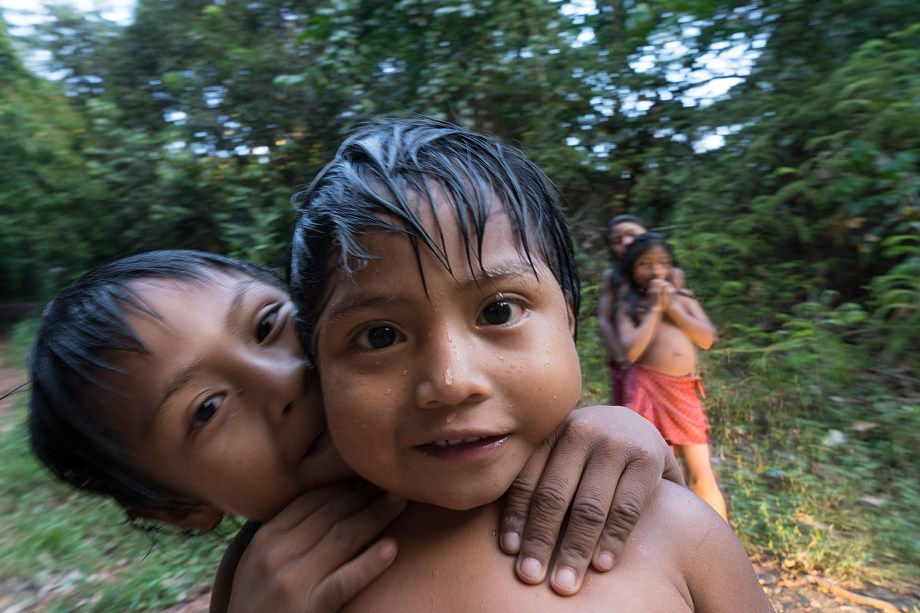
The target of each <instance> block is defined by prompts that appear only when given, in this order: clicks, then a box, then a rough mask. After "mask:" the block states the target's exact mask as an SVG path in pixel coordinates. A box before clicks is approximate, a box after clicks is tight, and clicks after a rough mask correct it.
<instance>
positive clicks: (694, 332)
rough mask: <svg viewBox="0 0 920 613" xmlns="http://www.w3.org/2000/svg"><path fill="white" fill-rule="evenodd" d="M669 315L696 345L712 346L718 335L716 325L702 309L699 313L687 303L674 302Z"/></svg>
mask: <svg viewBox="0 0 920 613" xmlns="http://www.w3.org/2000/svg"><path fill="white" fill-rule="evenodd" d="M667 316H668V319H670V320H671V321H672V322H674V325H676V326H677V327H678V328H680V329H681V331H682V332H683V333H684V334H686V335H687V337H688V338H689V339H690V340H691V341H692V342H693V343H694V344H695V345H698V346H699V347H701V348H703V349H709V348H710V347H712V343H713V342H715V336H716V334H715V327H714V326H713V325H712V322H710V321H709V318H708V317H706V315H705V314H704V313H703V312H702V310H700V311H699V312H698V313H697V312H694V310H692V309H690V308H687V307H686V306H685V305H681V304H672V305H671V306H670V307H669V308H668V311H667Z"/></svg>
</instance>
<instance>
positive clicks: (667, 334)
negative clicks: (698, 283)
mask: <svg viewBox="0 0 920 613" xmlns="http://www.w3.org/2000/svg"><path fill="white" fill-rule="evenodd" d="M673 300H674V301H675V302H679V301H682V300H688V298H686V297H684V296H675V297H674V298H673ZM675 306H678V305H675ZM696 360H697V357H696V347H695V346H694V344H693V341H691V340H690V338H689V337H688V336H687V334H686V333H684V331H683V330H681V329H680V328H678V327H677V325H675V324H674V322H673V321H671V319H670V318H669V317H668V316H667V315H664V316H662V318H661V321H660V322H659V324H658V330H657V333H656V334H655V335H654V336H653V337H652V339H651V340H650V342H649V345H648V347H647V348H646V350H645V353H643V354H642V356H641V357H640V358H639V359H638V360H637V361H636V362H637V363H638V364H642V365H643V366H645V367H646V368H651V369H652V370H657V371H658V372H661V373H664V374H666V375H671V376H672V377H684V376H687V375H693V374H696Z"/></svg>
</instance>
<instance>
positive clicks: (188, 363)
mask: <svg viewBox="0 0 920 613" xmlns="http://www.w3.org/2000/svg"><path fill="white" fill-rule="evenodd" d="M29 367H30V373H31V379H32V397H31V404H30V415H29V431H30V440H31V444H32V447H33V449H34V451H35V453H36V454H37V455H38V457H39V458H40V459H41V460H42V461H43V462H44V463H45V465H46V466H47V467H48V468H50V469H51V471H52V472H53V473H54V474H55V475H56V476H58V477H59V478H61V479H62V480H64V481H65V482H67V483H69V484H71V485H73V486H75V487H77V488H79V489H81V490H85V491H89V492H92V493H96V494H100V495H104V496H108V497H111V498H113V499H114V500H115V501H116V502H118V503H119V504H120V505H121V506H122V507H124V508H125V509H126V511H127V512H128V514H129V516H131V517H144V518H149V519H153V520H157V521H161V522H165V523H170V524H175V525H177V526H180V527H182V528H184V529H188V530H208V529H210V528H213V527H214V526H216V525H217V523H219V522H220V520H221V518H222V517H223V516H224V515H225V514H231V515H237V516H240V517H244V518H247V519H250V520H256V521H259V522H262V521H266V522H267V523H265V525H264V526H262V528H261V529H259V530H258V531H254V530H253V528H254V526H255V524H249V525H247V527H246V528H244V529H243V530H242V531H241V534H240V536H239V537H238V539H237V540H236V541H235V542H234V544H233V545H231V547H230V550H229V551H228V555H227V559H228V560H229V562H228V563H227V564H225V565H223V567H222V571H221V573H220V575H219V577H218V586H217V587H216V589H215V593H214V599H213V602H212V609H213V610H223V609H225V608H227V607H228V606H232V608H234V609H236V610H247V609H248V603H250V602H254V603H264V604H266V605H267V606H269V607H271V610H301V611H328V610H336V609H338V608H339V607H340V606H342V604H344V603H345V602H346V601H347V600H348V599H349V598H351V596H352V595H353V594H354V593H356V592H357V591H359V590H360V589H361V588H363V587H364V586H365V585H366V584H368V583H369V582H370V581H372V580H373V579H374V578H375V577H376V576H378V575H379V574H380V573H381V572H383V571H384V570H385V569H386V568H387V566H388V565H389V564H391V563H392V561H393V559H394V556H395V555H396V543H394V542H393V541H392V539H382V540H378V536H379V534H380V531H381V530H382V529H383V528H384V527H385V526H386V525H387V524H388V523H389V522H390V521H392V520H393V518H394V517H396V516H397V515H398V514H399V513H400V512H401V511H402V510H403V508H404V506H405V504H404V502H403V501H402V500H401V499H400V498H399V497H392V496H385V495H382V494H381V492H380V491H379V490H377V489H376V488H370V487H368V486H366V485H363V486H362V485H360V484H356V483H355V481H354V473H353V472H352V471H351V470H350V469H349V468H348V467H347V466H346V465H345V464H344V462H342V460H341V458H340V456H339V455H338V453H337V452H336V450H335V447H334V446H333V445H332V443H331V440H330V438H329V436H328V434H327V431H326V420H325V417H324V416H323V412H322V399H321V397H320V395H319V387H318V385H317V384H316V381H315V378H314V375H313V374H312V372H311V371H310V369H309V368H308V367H307V364H306V362H305V361H304V358H303V349H302V347H301V344H300V342H299V340H298V337H297V334H296V332H295V323H294V319H293V310H292V307H291V301H290V297H289V295H288V291H287V288H286V287H285V286H284V285H283V284H282V283H280V282H279V281H278V279H277V278H276V277H275V276H273V275H272V274H270V273H268V272H267V271H265V270H263V269H261V268H259V267H256V266H253V265H250V264H248V263H245V262H241V261H237V260H232V259H230V258H225V257H222V256H218V255H214V254H207V253H202V252H194V251H160V252H150V253H144V254H140V255H137V256H131V257H127V258H123V259H121V260H117V261H115V262H112V263H109V264H106V265H103V266H100V267H98V268H96V269H94V270H93V271H90V272H89V273H87V274H86V275H84V276H83V277H82V278H80V279H79V280H77V281H75V282H74V283H72V284H71V285H70V286H68V287H67V288H65V289H64V290H63V291H62V292H61V293H60V294H59V295H58V296H57V297H56V298H55V299H54V300H53V301H52V302H51V303H50V304H49V305H48V306H47V307H46V309H45V311H44V313H43V316H42V320H41V323H40V326H39V330H38V332H37V335H36V339H35V341H34V343H33V346H32V348H31V352H30V356H29ZM592 411H593V412H592ZM606 413H607V412H606V411H601V410H599V409H585V410H583V411H580V412H578V413H576V414H575V415H573V417H572V419H570V420H568V421H567V422H566V424H565V425H564V427H563V428H560V429H559V430H558V431H556V432H554V433H553V434H554V437H553V438H550V439H549V440H548V442H547V443H545V444H544V445H543V446H541V447H540V449H539V450H538V452H537V453H535V454H533V456H532V458H531V459H530V460H529V463H528V464H527V466H526V467H525V469H524V470H523V471H522V472H521V475H520V476H519V478H518V481H517V482H516V483H517V484H518V486H519V487H517V488H516V489H515V488H512V490H511V491H509V499H511V498H513V501H514V502H513V504H509V508H508V510H507V512H506V517H505V525H504V528H503V530H502V532H503V534H505V535H507V534H521V535H523V536H522V538H523V544H522V545H520V547H519V549H520V551H521V554H522V556H524V557H522V558H521V559H522V563H524V564H525V565H526V564H527V560H538V564H541V565H545V566H548V560H549V552H551V551H552V550H553V543H554V541H555V538H556V532H553V530H552V528H553V525H554V524H555V522H556V520H557V517H558V516H561V514H562V513H563V512H564V509H560V508H556V507H552V508H547V505H546V504H545V501H546V500H547V499H550V500H554V501H555V500H557V499H558V500H566V501H568V500H571V499H572V498H573V497H575V498H576V502H575V507H576V509H578V508H579V506H580V505H581V506H583V505H584V504H589V505H590V507H591V508H592V509H595V508H598V507H599V506H604V505H606V506H607V507H609V506H611V501H612V500H614V501H615V503H614V505H613V506H614V507H617V505H619V508H615V510H614V512H611V513H610V515H609V516H605V517H596V516H591V520H590V521H581V522H579V524H578V525H579V531H578V532H577V535H578V536H580V539H576V538H570V535H569V534H567V535H566V540H565V541H564V542H563V545H562V550H561V551H560V553H559V559H562V558H563V557H565V559H566V561H567V564H569V565H571V566H572V567H574V568H576V569H579V568H580V571H576V572H581V573H583V572H584V567H585V566H587V565H588V564H589V563H590V561H591V557H592V554H595V547H596V551H597V552H613V553H614V554H615V553H617V552H618V551H619V549H618V547H621V544H620V545H618V541H619V542H620V543H621V542H622V540H624V539H625V536H626V535H627V534H628V532H629V530H630V529H631V528H632V525H633V524H634V522H635V518H634V515H635V514H636V513H637V512H638V511H637V510H638V509H641V508H643V506H644V505H645V503H646V502H647V500H648V498H649V497H650V495H651V494H652V492H653V491H654V489H655V487H656V485H657V481H658V480H659V479H660V476H661V472H662V468H663V467H666V470H665V472H666V474H667V476H669V477H670V478H672V479H675V480H676V481H678V482H679V481H680V479H681V477H680V473H679V470H678V469H677V467H676V464H674V463H673V462H672V461H671V460H670V459H668V457H667V448H666V447H665V446H664V443H663V440H661V439H660V437H659V436H658V435H657V433H654V432H653V429H651V428H649V429H645V427H644V424H643V423H641V422H642V420H637V421H635V420H633V419H631V417H632V416H630V415H625V414H618V415H613V416H611V417H610V418H608V416H607V414H606ZM573 450H574V451H573ZM582 450H585V452H584V455H579V454H580V453H582ZM588 450H592V451H593V453H590V454H589V453H588ZM624 451H626V452H631V453H632V458H629V460H631V461H623V460H622V459H621V458H622V455H623V453H624ZM576 464H577V466H576ZM544 467H546V471H545V473H544V474H543V477H542V478H541V477H539V475H540V473H541V470H542V469H543V468H544ZM585 467H587V468H585ZM583 468H585V471H584V475H582V469H583ZM597 468H603V470H602V471H598V470H596V469H597ZM599 473H603V474H599ZM620 474H622V475H623V480H622V482H621V483H620V485H619V487H618V486H617V479H616V476H617V475H620ZM573 475H574V477H573ZM579 478H581V479H582V482H583V483H584V484H586V488H587V489H588V491H578V492H577V495H576V492H575V491H574V489H570V488H568V487H567V486H568V484H569V483H570V482H571V483H576V484H577V483H578V481H579ZM560 483H563V484H565V486H562V487H560ZM588 486H590V487H588ZM614 490H616V498H614ZM531 495H532V498H533V500H535V501H536V503H537V506H536V507H535V508H534V509H533V510H529V501H530V500H531ZM578 496H580V498H579V497H578ZM598 497H599V499H598ZM566 504H567V503H562V504H561V505H560V506H566ZM624 510H625V511H626V512H625V513H624ZM528 512H529V515H528ZM582 515H585V516H587V515H588V514H586V513H585V514H582ZM525 523H526V528H525V527H524V526H525ZM497 525H498V522H496V527H497ZM493 529H494V528H493ZM570 532H572V531H570ZM253 534H255V537H254V538H253V536H252V535H253ZM598 535H601V536H598ZM574 536H576V532H572V537H574ZM250 538H253V542H252V545H251V546H250V547H249V549H248V550H246V549H245V545H246V543H247V542H248V541H249V539H250ZM506 540H512V541H513V540H514V539H506ZM375 541H376V542H375ZM589 542H590V545H586V543H589ZM512 545H513V543H512ZM566 547H568V551H569V553H565V552H566ZM512 549H513V548H512ZM512 552H513V551H512ZM525 552H526V556H525V555H524V554H525ZM598 555H601V556H603V554H602V553H598ZM239 556H242V561H241V563H240V566H239V568H235V564H236V559H237V558H238V557H239ZM545 566H544V567H545ZM600 567H601V568H603V565H602V564H601V565H600ZM231 581H233V582H234V585H236V586H237V587H238V589H234V590H233V593H232V601H230V596H231V594H230V590H229V584H230V582H231ZM536 589H539V588H536ZM574 589H577V585H576V586H575V588H574ZM248 610H252V609H248Z"/></svg>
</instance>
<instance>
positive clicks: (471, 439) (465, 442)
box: [428, 436, 495, 447]
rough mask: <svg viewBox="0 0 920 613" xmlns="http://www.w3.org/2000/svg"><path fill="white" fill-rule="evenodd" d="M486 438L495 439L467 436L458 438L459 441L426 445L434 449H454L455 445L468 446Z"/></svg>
mask: <svg viewBox="0 0 920 613" xmlns="http://www.w3.org/2000/svg"><path fill="white" fill-rule="evenodd" d="M487 438H495V437H488V436H468V437H466V438H460V439H456V440H450V441H447V440H445V441H431V442H430V443H428V444H429V445H433V446H434V447H454V446H456V445H469V444H470V443H478V442H479V441H481V440H484V439H487Z"/></svg>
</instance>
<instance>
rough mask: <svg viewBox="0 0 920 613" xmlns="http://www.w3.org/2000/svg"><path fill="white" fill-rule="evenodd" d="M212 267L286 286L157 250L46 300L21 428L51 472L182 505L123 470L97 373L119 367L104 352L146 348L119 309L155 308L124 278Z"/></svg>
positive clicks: (145, 502)
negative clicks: (104, 419) (104, 416)
mask: <svg viewBox="0 0 920 613" xmlns="http://www.w3.org/2000/svg"><path fill="white" fill-rule="evenodd" d="M212 271H220V272H228V273H239V274H243V275H247V276H250V277H253V278H255V279H258V280H260V281H263V282H265V283H268V284H270V285H273V286H276V287H279V288H282V289H284V290H285V291H287V288H286V287H285V285H284V283H282V281H281V280H280V278H279V277H278V276H277V275H275V274H274V273H272V272H271V271H269V270H267V269H264V268H261V267H259V266H256V265H254V264H250V263H248V262H244V261H241V260H234V259H232V258H228V257H224V256H221V255H216V254H212V253H205V252H201V251H192V250H162V251H150V252H146V253H140V254H137V255H133V256H128V257H125V258H121V259H119V260H115V261H113V262H110V263H107V264H103V265H100V266H98V267H96V268H94V269H92V270H90V271H89V272H87V273H86V274H85V275H83V276H82V277H80V278H79V279H77V280H76V281H74V282H72V283H71V284H70V285H68V286H67V287H65V288H64V289H63V290H61V292H60V293H59V294H58V295H57V296H56V297H55V298H54V299H53V300H52V301H51V302H50V303H48V305H47V306H46V307H45V309H44V311H43V312H42V316H41V320H40V322H39V326H38V331H37V333H36V336H35V340H34V341H33V343H32V346H31V348H30V350H29V355H28V368H29V372H30V376H31V383H32V394H31V399H30V405H29V419H28V427H29V441H30V443H31V446H32V450H33V451H34V453H35V455H36V456H38V458H39V460H41V462H42V463H43V464H44V465H45V466H46V467H47V468H48V469H49V470H50V471H51V472H52V474H54V475H55V476H56V477H58V478H59V479H61V480H62V481H64V482H65V483H68V484H70V485H72V486H74V487H76V488H78V489H81V490H86V491H89V492H92V493H95V494H100V495H104V496H110V497H112V498H114V499H115V501H116V502H118V503H119V504H120V505H121V506H123V507H125V508H126V509H128V510H129V512H130V510H131V509H132V508H138V507H144V508H161V509H162V508H179V509H181V508H184V507H185V506H188V505H189V502H188V501H182V500H180V499H179V498H178V497H175V496H171V495H170V494H169V493H166V492H163V491H161V490H160V489H158V488H157V487H155V486H153V485H151V484H150V479H145V478H142V477H140V476H139V475H138V474H137V473H136V472H135V471H133V470H132V469H131V464H132V461H131V455H130V454H129V453H128V452H127V451H126V450H125V449H123V448H122V447H121V446H120V445H119V444H118V443H117V442H116V441H115V440H113V439H112V437H111V436H109V435H108V434H107V433H106V430H105V429H104V428H103V427H102V424H100V414H101V413H100V410H102V409H105V410H107V411H109V414H110V413H111V410H112V409H111V407H109V406H106V407H103V406H102V404H101V401H100V400H98V398H99V396H101V394H99V392H101V391H103V390H110V389H111V386H110V384H108V383H106V381H105V373H106V372H120V369H119V367H118V366H117V364H113V363H112V362H111V361H110V355H108V354H109V352H113V351H114V352H122V351H131V352H138V353H146V352H147V349H146V348H145V347H144V345H143V343H142V342H141V341H140V339H139V338H138V337H137V334H136V333H135V331H134V330H133V329H132V328H131V326H130V325H129V324H128V323H127V321H126V318H125V314H126V312H127V311H128V310H129V309H130V310H135V311H139V312H142V313H145V314H149V315H150V316H152V317H157V314H156V313H154V312H152V311H151V309H150V307H149V306H148V305H146V304H145V303H144V301H143V300H142V299H141V298H140V297H139V296H138V294H137V291H136V289H135V288H133V287H132V282H134V281H137V280H140V279H157V278H159V279H185V280H191V281H194V280H201V279H205V278H206V277H207V275H208V272H212ZM107 356H108V357H107ZM124 410H131V407H125V408H124Z"/></svg>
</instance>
